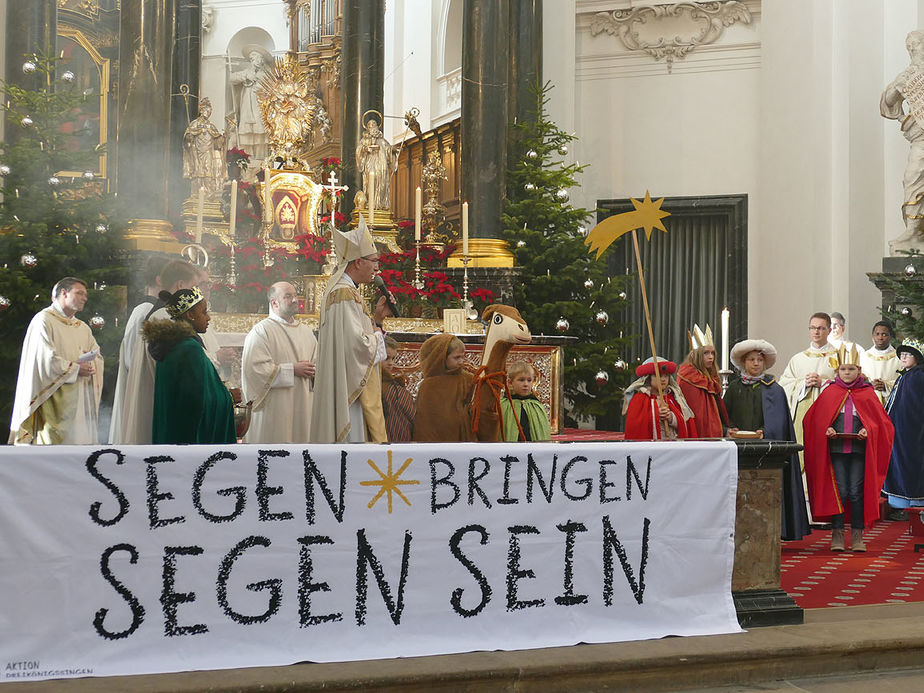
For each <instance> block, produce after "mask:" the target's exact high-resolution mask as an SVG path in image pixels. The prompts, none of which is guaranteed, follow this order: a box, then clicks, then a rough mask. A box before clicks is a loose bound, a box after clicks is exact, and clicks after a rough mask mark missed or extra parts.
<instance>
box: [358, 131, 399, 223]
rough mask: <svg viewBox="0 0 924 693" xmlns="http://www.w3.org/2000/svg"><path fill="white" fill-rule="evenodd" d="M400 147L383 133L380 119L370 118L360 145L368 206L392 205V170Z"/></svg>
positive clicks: (370, 207)
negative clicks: (390, 142)
mask: <svg viewBox="0 0 924 693" xmlns="http://www.w3.org/2000/svg"><path fill="white" fill-rule="evenodd" d="M398 151H399V147H396V146H393V145H391V144H389V143H388V140H386V139H385V137H384V135H382V131H381V130H380V129H379V121H378V120H376V119H375V118H372V117H370V118H369V119H368V120H366V122H365V123H364V124H363V134H362V137H360V139H359V145H358V146H357V147H356V171H357V173H358V174H359V176H360V177H361V178H362V183H363V188H362V191H363V193H364V194H365V199H366V204H367V209H391V174H392V173H394V171H395V168H396V167H397V165H398Z"/></svg>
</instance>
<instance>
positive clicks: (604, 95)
mask: <svg viewBox="0 0 924 693" xmlns="http://www.w3.org/2000/svg"><path fill="white" fill-rule="evenodd" d="M600 5H601V3H578V6H577V10H578V12H579V14H578V16H577V23H576V47H575V55H576V63H575V86H574V104H575V106H574V109H575V115H574V123H575V124H574V131H575V132H576V134H577V136H578V138H579V141H578V142H577V143H576V146H575V147H574V148H573V154H574V157H575V159H576V160H577V161H579V162H580V163H581V164H589V168H588V169H587V170H586V171H585V173H584V175H583V176H582V179H581V182H582V188H581V189H580V190H573V191H572V198H571V199H572V201H573V202H574V203H575V204H578V205H582V206H584V207H587V208H589V209H593V208H594V206H595V203H596V201H597V200H599V199H609V198H622V197H629V196H633V197H635V196H642V195H644V193H645V190H646V189H648V190H650V191H651V194H652V195H653V196H658V197H661V196H670V197H673V196H696V195H716V194H742V193H743V194H747V195H748V208H749V217H750V218H749V224H748V225H749V235H750V237H751V238H750V239H749V244H751V243H752V239H753V235H754V234H755V233H756V223H755V218H756V215H757V213H758V210H759V207H760V196H759V195H758V166H757V152H758V146H759V143H758V135H759V133H758V127H757V123H758V93H759V86H760V45H759V26H760V16H759V5H757V4H756V3H748V6H749V7H753V9H752V11H753V12H754V18H753V20H752V24H751V25H749V26H739V25H735V26H733V27H731V28H730V29H728V30H726V32H725V33H724V34H723V36H722V38H721V39H720V41H719V42H718V43H717V44H716V45H713V46H704V47H701V48H697V49H696V50H695V51H693V52H691V53H689V54H688V55H687V57H686V58H685V59H683V60H678V61H675V62H674V65H673V70H672V72H671V73H668V70H667V66H666V64H665V63H664V62H663V61H661V62H656V61H655V60H654V59H653V58H652V57H650V56H648V55H646V54H644V53H642V52H640V51H636V52H632V51H629V50H627V49H626V48H625V47H624V46H623V44H622V43H621V42H620V41H619V39H618V38H616V37H614V36H610V35H608V34H605V33H601V34H598V35H596V36H593V35H592V33H591V20H592V17H593V13H594V12H597V11H600V9H601V7H600ZM585 7H590V9H592V10H593V12H590V13H587V12H583V11H582V9H583V8H585ZM547 50H549V48H548V46H547ZM551 52H552V53H553V54H554V52H555V51H554V49H551ZM557 88H558V87H557V86H556V89H557ZM553 95H554V92H553ZM553 99H554V96H553ZM550 110H551V109H550ZM565 115H566V117H567V114H565ZM669 226H670V225H669V223H668V228H669ZM753 264H754V262H753V259H752V260H751V262H750V263H749V274H750V272H751V266H752V265H753ZM721 308H722V307H721V306H716V310H715V315H711V316H703V317H702V321H708V322H709V323H710V324H712V325H713V326H716V325H717V324H718V321H719V311H720V310H721ZM752 311H753V307H752V306H750V305H749V313H751V314H753V312H752ZM637 327H638V329H639V330H642V329H643V326H641V325H640V326H637ZM687 327H689V326H683V325H678V326H677V328H678V329H679V330H683V329H686V328H687ZM669 356H671V357H672V358H680V357H681V356H682V355H681V354H670V355H669Z"/></svg>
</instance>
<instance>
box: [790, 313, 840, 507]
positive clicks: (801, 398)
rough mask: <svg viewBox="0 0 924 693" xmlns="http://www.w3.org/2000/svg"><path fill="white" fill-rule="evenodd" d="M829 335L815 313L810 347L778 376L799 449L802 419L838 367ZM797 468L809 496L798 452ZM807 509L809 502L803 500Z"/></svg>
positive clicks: (826, 319) (827, 324) (827, 321)
mask: <svg viewBox="0 0 924 693" xmlns="http://www.w3.org/2000/svg"><path fill="white" fill-rule="evenodd" d="M830 333H831V316H830V315H828V314H827V313H815V314H814V315H812V317H811V319H810V320H809V339H810V340H811V344H809V348H808V349H806V350H805V351H801V352H799V353H798V354H796V355H795V356H793V357H792V358H791V359H789V363H788V364H787V365H786V370H785V371H783V375H781V376H780V379H779V383H780V386H781V387H782V388H783V390H784V391H785V392H786V399H787V401H788V402H789V413H790V415H791V416H792V424H793V428H794V429H795V432H796V442H798V443H799V444H800V445H802V442H803V433H802V419H803V418H805V412H807V411H808V409H809V407H810V406H812V403H813V402H814V401H815V400H816V399H817V398H818V395H819V394H821V388H822V386H823V385H824V384H825V382H827V381H828V380H833V379H834V376H835V375H837V366H836V365H835V366H832V365H831V363H830V360H829V359H830V357H831V356H836V355H837V349H835V348H834V347H833V346H832V345H831V344H829V343H828V335H829V334H830ZM799 464H800V465H801V466H802V477H803V478H802V481H803V487H804V488H805V489H806V493H807V492H808V483H807V482H806V480H805V459H804V457H803V454H802V452H799ZM806 507H808V499H807V498H806ZM808 514H809V520H810V521H811V519H812V511H811V508H809V509H808Z"/></svg>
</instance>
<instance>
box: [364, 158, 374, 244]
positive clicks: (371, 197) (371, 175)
mask: <svg viewBox="0 0 924 693" xmlns="http://www.w3.org/2000/svg"><path fill="white" fill-rule="evenodd" d="M366 194H367V197H366V206H367V207H368V208H369V229H370V230H371V229H372V211H373V210H374V209H375V171H369V190H367V191H366Z"/></svg>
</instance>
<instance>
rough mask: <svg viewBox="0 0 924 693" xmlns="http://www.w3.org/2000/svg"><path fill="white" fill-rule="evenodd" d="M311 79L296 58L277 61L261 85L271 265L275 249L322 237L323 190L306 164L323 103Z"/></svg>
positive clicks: (265, 236) (264, 234) (263, 189)
mask: <svg viewBox="0 0 924 693" xmlns="http://www.w3.org/2000/svg"><path fill="white" fill-rule="evenodd" d="M316 91H317V90H316V88H315V85H314V83H313V78H312V75H311V74H310V73H309V71H308V70H305V69H304V68H303V67H302V66H301V65H300V64H299V63H298V60H296V59H295V57H293V56H292V55H286V56H284V57H282V58H277V59H276V62H275V63H274V64H273V68H272V70H270V71H269V72H268V73H267V74H266V75H265V76H264V77H263V79H262V80H261V81H260V89H259V91H258V92H257V102H258V103H259V105H260V115H261V116H262V118H263V124H264V126H265V127H266V133H267V137H268V140H269V155H268V156H267V158H266V159H265V160H264V161H263V164H262V169H263V181H262V182H261V183H260V185H259V186H258V190H259V194H260V199H261V201H262V202H263V224H262V229H261V232H260V238H261V240H262V241H263V243H264V247H265V248H266V255H265V256H264V262H265V264H267V265H271V264H272V259H271V256H270V253H271V251H272V250H273V249H274V248H284V249H285V250H287V251H288V252H294V251H296V250H297V249H298V243H297V242H296V241H295V237H296V236H299V235H302V234H307V233H310V234H313V235H321V234H319V229H318V221H317V219H318V209H319V207H320V205H321V200H322V197H323V192H324V188H323V186H321V185H320V184H318V183H317V182H316V181H315V180H314V177H315V176H314V174H313V172H312V171H311V167H310V166H309V165H308V163H307V162H306V161H305V157H306V156H307V153H308V150H309V149H310V147H311V143H312V139H313V136H314V128H315V125H316V124H317V119H318V115H319V113H321V111H322V110H323V104H322V103H321V100H320V99H319V98H318V96H317V94H316Z"/></svg>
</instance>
